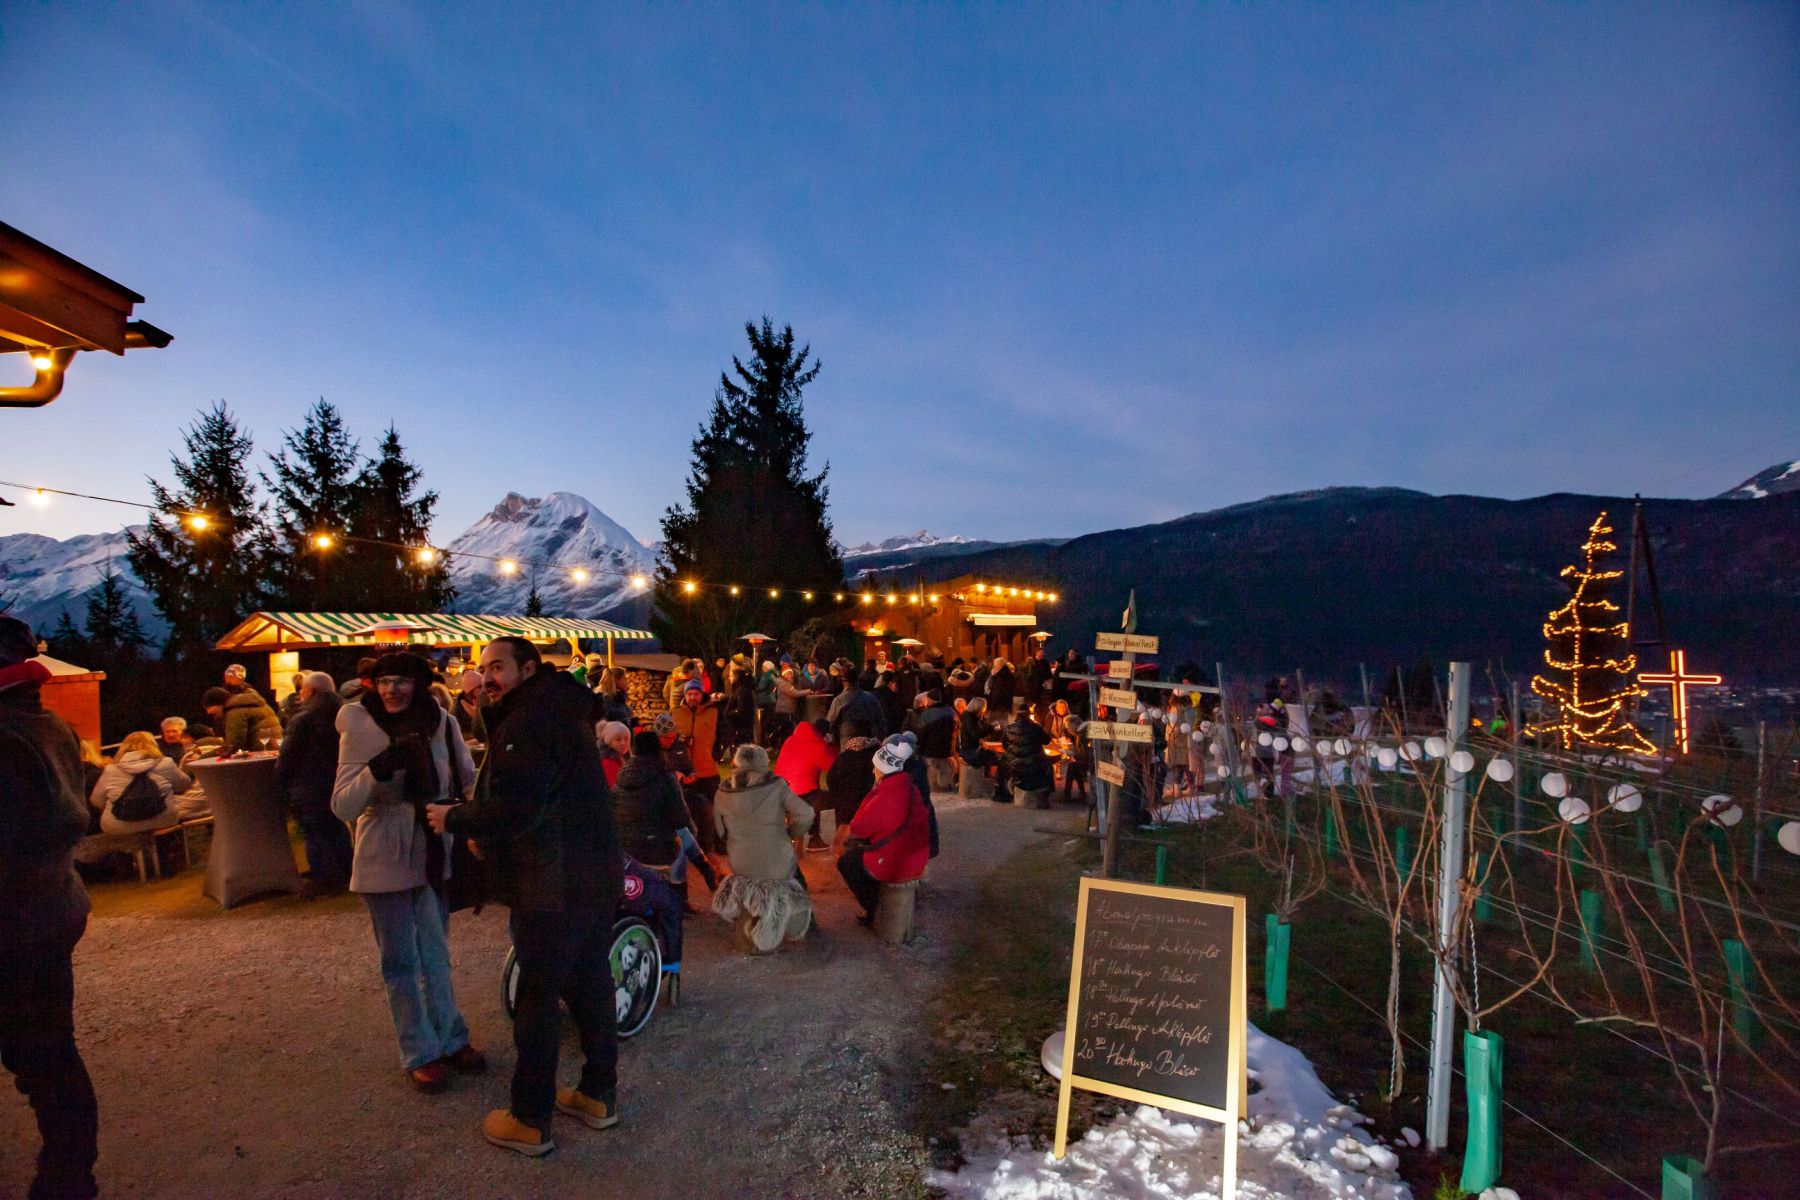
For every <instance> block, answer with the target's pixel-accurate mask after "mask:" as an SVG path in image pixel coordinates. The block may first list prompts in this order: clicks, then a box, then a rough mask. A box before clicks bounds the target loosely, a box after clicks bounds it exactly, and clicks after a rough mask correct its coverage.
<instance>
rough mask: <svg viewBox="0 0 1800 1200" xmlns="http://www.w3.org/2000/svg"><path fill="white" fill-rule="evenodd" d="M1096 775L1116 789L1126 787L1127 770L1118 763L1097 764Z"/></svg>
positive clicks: (1095, 765)
mask: <svg viewBox="0 0 1800 1200" xmlns="http://www.w3.org/2000/svg"><path fill="white" fill-rule="evenodd" d="M1094 774H1096V775H1098V776H1099V777H1100V778H1101V780H1102V781H1103V782H1105V783H1110V784H1112V785H1113V786H1114V787H1124V786H1125V768H1124V767H1121V766H1120V765H1119V764H1118V763H1109V762H1097V763H1095V764H1094Z"/></svg>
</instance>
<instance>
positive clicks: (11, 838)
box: [0, 616, 99, 1200]
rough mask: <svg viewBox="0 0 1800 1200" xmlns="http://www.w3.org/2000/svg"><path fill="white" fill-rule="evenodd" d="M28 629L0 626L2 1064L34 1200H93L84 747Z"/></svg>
mask: <svg viewBox="0 0 1800 1200" xmlns="http://www.w3.org/2000/svg"><path fill="white" fill-rule="evenodd" d="M36 656H37V639H36V638H34V637H32V635H31V627H30V626H28V625H26V624H25V622H23V621H21V620H19V619H18V618H17V617H5V616H0V1062H4V1063H5V1066H6V1069H7V1070H8V1071H11V1072H12V1074H13V1078H14V1081H15V1082H16V1083H17V1085H18V1088H19V1090H20V1091H21V1092H23V1093H25V1096H26V1098H27V1099H29V1100H30V1101H31V1107H32V1108H33V1109H35V1110H36V1112H37V1123H38V1134H39V1136H41V1137H42V1138H43V1142H44V1145H43V1149H42V1150H41V1151H40V1152H39V1153H38V1162H37V1177H36V1179H34V1180H33V1181H32V1185H31V1191H30V1193H29V1195H30V1196H31V1197H32V1200H39V1198H44V1200H48V1197H52V1196H55V1197H66V1196H77V1197H86V1196H96V1195H99V1189H98V1188H97V1187H96V1186H95V1184H94V1160H95V1159H96V1158H97V1157H98V1156H99V1151H98V1147H97V1134H98V1130H99V1112H98V1109H97V1107H96V1105H95V1103H94V1085H93V1084H92V1083H91V1082H90V1081H89V1079H88V1073H87V1067H86V1065H85V1064H83V1063H82V1061H81V1051H80V1050H79V1049H77V1048H76V1046H75V968H74V963H73V961H72V960H73V957H74V953H75V943H77V942H79V941H80V940H81V935H82V934H83V933H84V932H86V930H87V915H88V898H87V890H86V889H85V888H83V887H82V886H81V880H80V879H79V878H77V877H76V874H75V861H74V853H73V852H74V848H75V843H76V842H78V841H80V840H81V838H82V835H83V834H85V833H86V832H87V801H86V799H85V797H84V796H83V788H82V773H81V747H80V745H79V744H78V743H77V742H76V740H75V732H74V730H72V729H70V728H69V727H68V726H67V725H66V724H64V723H63V720H62V718H61V717H58V716H56V715H55V714H53V713H49V712H46V711H44V705H43V701H42V698H41V696H40V694H39V689H40V688H41V686H42V684H43V682H44V680H46V679H48V678H49V677H50V672H49V670H48V669H47V668H45V666H44V664H42V663H40V662H35V661H32V660H33V659H35V658H36Z"/></svg>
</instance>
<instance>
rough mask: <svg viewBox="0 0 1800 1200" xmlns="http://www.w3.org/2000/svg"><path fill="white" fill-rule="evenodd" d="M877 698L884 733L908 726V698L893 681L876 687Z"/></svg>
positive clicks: (884, 735)
mask: <svg viewBox="0 0 1800 1200" xmlns="http://www.w3.org/2000/svg"><path fill="white" fill-rule="evenodd" d="M875 700H876V702H877V703H879V704H880V705H881V724H882V734H881V736H883V737H886V736H887V735H888V734H890V733H898V732H900V731H901V730H902V729H904V728H906V700H905V698H904V697H902V696H901V695H900V689H899V688H898V687H896V686H895V685H894V684H893V683H892V682H891V681H890V682H888V683H884V684H882V685H881V686H880V687H878V688H876V689H875Z"/></svg>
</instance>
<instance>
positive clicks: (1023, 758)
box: [1000, 716, 1055, 792]
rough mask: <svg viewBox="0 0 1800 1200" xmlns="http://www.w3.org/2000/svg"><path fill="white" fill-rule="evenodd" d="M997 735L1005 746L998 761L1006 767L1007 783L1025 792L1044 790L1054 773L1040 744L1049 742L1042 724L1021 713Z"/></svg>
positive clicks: (1044, 744) (1049, 785) (1052, 778)
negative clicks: (999, 735)
mask: <svg viewBox="0 0 1800 1200" xmlns="http://www.w3.org/2000/svg"><path fill="white" fill-rule="evenodd" d="M1001 738H1002V740H1003V741H1004V742H1005V743H1006V749H1005V751H1004V752H1003V753H1002V756H1001V760H1000V761H1001V764H1002V765H1003V766H1004V767H1005V768H1006V779H1007V783H1008V785H1009V786H1011V787H1013V788H1019V789H1023V790H1024V791H1027V792H1038V791H1045V790H1048V789H1049V788H1050V787H1051V785H1052V781H1053V780H1054V778H1055V776H1054V774H1053V773H1052V771H1051V768H1050V760H1049V759H1048V758H1046V757H1045V756H1044V747H1045V746H1048V745H1049V744H1050V735H1049V734H1047V733H1045V732H1044V727H1043V726H1042V725H1039V724H1038V723H1037V722H1036V721H1032V720H1028V719H1026V718H1025V717H1023V716H1021V717H1020V718H1019V719H1018V720H1016V721H1014V722H1013V723H1012V724H1011V725H1008V726H1007V727H1006V730H1005V732H1004V733H1003V734H1002V735H1001Z"/></svg>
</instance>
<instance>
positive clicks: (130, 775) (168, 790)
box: [88, 750, 194, 833]
mask: <svg viewBox="0 0 1800 1200" xmlns="http://www.w3.org/2000/svg"><path fill="white" fill-rule="evenodd" d="M139 775H148V776H149V777H150V782H152V783H154V784H155V785H156V790H157V791H158V792H161V793H162V798H163V810H162V811H161V812H160V813H158V814H156V815H155V816H154V817H147V818H145V819H144V820H141V821H122V820H120V819H119V818H118V817H116V816H114V815H113V801H115V800H117V799H118V798H119V797H120V796H122V795H124V794H125V789H126V788H128V787H130V786H131V781H132V780H134V779H136V778H137V777H138V776H139ZM193 786H194V780H193V778H192V777H191V776H189V775H187V774H185V773H183V771H182V770H181V768H180V767H178V766H176V765H175V763H174V760H172V759H169V758H165V757H163V756H162V755H151V754H145V753H144V752H143V751H142V750H132V751H130V752H129V753H126V754H121V755H119V757H118V758H116V759H114V760H113V761H112V762H110V763H108V764H107V765H106V769H105V770H103V771H101V772H100V782H99V783H96V784H95V785H94V790H93V793H92V795H90V796H89V801H88V802H89V803H91V804H92V805H93V806H94V807H95V808H97V809H100V810H101V811H100V829H101V831H102V832H104V833H138V832H141V831H143V830H147V829H166V828H168V827H169V826H170V825H177V824H180V822H181V817H180V815H179V814H178V813H176V811H175V810H174V809H173V808H171V807H169V805H168V800H169V798H170V797H171V796H173V795H175V794H176V793H177V792H185V791H187V790H188V789H189V788H191V787H193Z"/></svg>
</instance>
